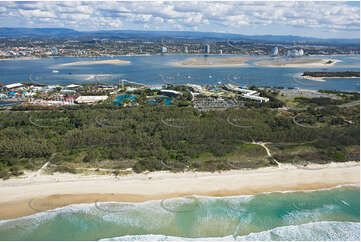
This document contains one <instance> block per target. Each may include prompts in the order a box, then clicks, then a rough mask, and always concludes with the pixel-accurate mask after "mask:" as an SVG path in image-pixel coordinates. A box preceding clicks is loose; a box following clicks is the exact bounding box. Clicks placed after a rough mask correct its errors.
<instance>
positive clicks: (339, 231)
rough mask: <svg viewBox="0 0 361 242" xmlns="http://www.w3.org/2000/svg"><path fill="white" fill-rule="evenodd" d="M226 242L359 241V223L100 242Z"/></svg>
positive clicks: (152, 236)
mask: <svg viewBox="0 0 361 242" xmlns="http://www.w3.org/2000/svg"><path fill="white" fill-rule="evenodd" d="M185 240H186V241H205V240H206V241H226V240H237V241H247V240H253V241H255V240H258V241H265V240H323V241H325V240H327V241H356V240H357V241H359V240H360V223H354V222H315V223H307V224H302V225H290V226H282V227H277V228H274V229H271V230H266V231H262V232H257V233H250V234H248V235H245V236H237V237H232V236H225V237H206V238H184V237H176V236H167V235H127V236H121V237H114V238H105V239H101V241H185Z"/></svg>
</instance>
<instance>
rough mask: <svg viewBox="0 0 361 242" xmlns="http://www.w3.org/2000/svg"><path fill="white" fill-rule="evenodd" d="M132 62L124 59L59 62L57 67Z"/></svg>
mask: <svg viewBox="0 0 361 242" xmlns="http://www.w3.org/2000/svg"><path fill="white" fill-rule="evenodd" d="M130 63H131V62H130V61H124V60H99V61H76V62H70V63H64V64H59V65H57V67H64V66H82V65H98V64H111V65H126V64H130Z"/></svg>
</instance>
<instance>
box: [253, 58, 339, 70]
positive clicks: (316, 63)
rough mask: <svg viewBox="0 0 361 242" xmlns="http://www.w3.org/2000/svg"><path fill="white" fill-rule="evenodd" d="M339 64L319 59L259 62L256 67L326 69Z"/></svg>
mask: <svg viewBox="0 0 361 242" xmlns="http://www.w3.org/2000/svg"><path fill="white" fill-rule="evenodd" d="M338 62H341V61H340V60H336V59H321V58H292V59H288V60H279V59H277V60H271V61H259V62H256V65H259V66H265V67H296V68H300V67H304V68H307V67H308V68H313V67H327V66H333V65H334V64H336V63H338Z"/></svg>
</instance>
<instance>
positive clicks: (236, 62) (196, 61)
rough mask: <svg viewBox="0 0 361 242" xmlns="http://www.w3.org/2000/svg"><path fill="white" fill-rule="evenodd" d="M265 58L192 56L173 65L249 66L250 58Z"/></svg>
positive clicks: (254, 58)
mask: <svg viewBox="0 0 361 242" xmlns="http://www.w3.org/2000/svg"><path fill="white" fill-rule="evenodd" d="M257 59H264V57H233V58H217V57H205V58H191V59H187V60H184V61H178V62H171V65H172V66H178V67H179V66H181V67H197V68H199V67H207V68H208V67H237V66H248V65H247V64H246V63H245V62H246V61H250V60H257Z"/></svg>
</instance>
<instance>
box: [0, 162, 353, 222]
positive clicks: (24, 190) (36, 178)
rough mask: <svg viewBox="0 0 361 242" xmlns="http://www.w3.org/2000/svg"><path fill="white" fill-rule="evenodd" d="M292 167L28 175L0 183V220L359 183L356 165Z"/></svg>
mask: <svg viewBox="0 0 361 242" xmlns="http://www.w3.org/2000/svg"><path fill="white" fill-rule="evenodd" d="M308 168H313V169H302V168H299V167H295V166H292V165H284V164H283V165H282V167H281V168H275V167H269V168H260V169H255V170H232V171H225V172H215V173H209V172H183V173H171V172H165V171H162V172H152V173H142V174H130V175H126V176H120V177H114V176H105V175H78V174H75V175H74V174H54V175H46V174H40V173H26V175H25V176H23V177H21V178H15V179H9V180H5V181H0V219H10V218H17V217H22V216H26V215H30V214H34V213H37V212H39V211H46V210H50V209H54V208H57V207H63V206H66V205H70V204H78V203H95V202H97V201H122V202H143V201H147V200H158V199H164V198H170V197H179V196H187V195H206V196H232V195H246V194H257V193H262V192H272V191H295V190H313V189H321V188H331V187H335V186H338V185H345V184H359V183H360V167H359V163H357V162H347V163H341V164H339V163H331V164H327V165H322V166H320V165H318V166H317V165H314V166H313V167H308Z"/></svg>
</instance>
